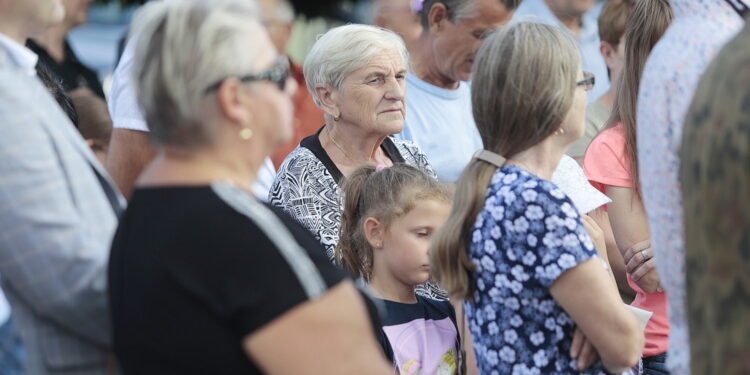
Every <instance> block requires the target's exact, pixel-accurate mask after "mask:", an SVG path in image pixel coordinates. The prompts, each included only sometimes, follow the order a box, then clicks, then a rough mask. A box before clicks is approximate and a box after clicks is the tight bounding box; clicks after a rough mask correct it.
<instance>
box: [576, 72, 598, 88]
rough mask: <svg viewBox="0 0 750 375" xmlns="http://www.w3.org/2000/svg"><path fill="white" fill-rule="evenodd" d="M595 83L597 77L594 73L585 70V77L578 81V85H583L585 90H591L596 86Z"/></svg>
mask: <svg viewBox="0 0 750 375" xmlns="http://www.w3.org/2000/svg"><path fill="white" fill-rule="evenodd" d="M595 83H596V77H594V73H591V72H583V79H582V80H580V81H578V82H576V87H583V89H584V90H585V91H589V90H591V89H593V88H594V84H595Z"/></svg>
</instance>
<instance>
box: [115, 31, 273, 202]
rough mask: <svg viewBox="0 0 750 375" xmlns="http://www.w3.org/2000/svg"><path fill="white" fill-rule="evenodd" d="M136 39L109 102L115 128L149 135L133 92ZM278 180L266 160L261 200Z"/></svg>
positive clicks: (258, 183)
mask: <svg viewBox="0 0 750 375" xmlns="http://www.w3.org/2000/svg"><path fill="white" fill-rule="evenodd" d="M133 40H135V38H133V39H131V40H130V41H128V44H127V45H126V46H125V50H124V51H123V53H122V57H121V58H120V63H119V64H117V68H116V69H115V72H114V75H113V76H112V89H111V91H110V93H109V97H108V99H107V106H108V108H109V114H110V115H111V116H112V125H113V126H114V127H115V128H118V129H130V130H138V131H142V132H148V125H147V124H146V121H145V120H144V118H143V112H141V108H140V107H139V106H138V100H137V99H136V97H135V90H133V82H132V77H131V74H130V71H131V69H132V67H133V54H134V53H135V51H134V50H135V43H134V42H133ZM275 177H276V169H275V168H274V167H273V163H272V162H271V159H270V158H266V160H265V161H264V162H263V166H262V167H261V168H260V170H258V174H257V177H256V179H255V184H254V185H253V192H254V193H255V195H256V196H257V197H258V199H260V200H262V201H267V200H268V191H269V190H270V189H271V184H272V183H273V180H274V178H275Z"/></svg>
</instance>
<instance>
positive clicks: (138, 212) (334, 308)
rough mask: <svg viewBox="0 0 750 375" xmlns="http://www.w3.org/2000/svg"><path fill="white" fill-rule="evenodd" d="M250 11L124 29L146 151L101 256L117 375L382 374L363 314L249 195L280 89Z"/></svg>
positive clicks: (171, 12) (210, 6) (313, 250)
mask: <svg viewBox="0 0 750 375" xmlns="http://www.w3.org/2000/svg"><path fill="white" fill-rule="evenodd" d="M253 4H254V2H252V1H249V0H213V1H205V0H181V1H172V2H153V3H150V4H148V5H146V6H145V8H144V10H143V11H142V12H141V13H140V14H139V16H138V17H136V24H135V27H134V33H136V34H137V35H138V36H139V40H140V41H142V42H140V43H139V45H138V46H137V51H136V57H135V60H134V73H135V81H136V87H137V91H138V97H139V100H140V104H141V107H142V108H143V111H144V114H145V116H146V119H147V121H148V125H149V127H150V129H151V133H150V136H151V137H152V139H153V141H154V142H155V143H157V144H158V145H159V146H160V147H159V150H160V152H159V154H158V155H157V157H156V158H155V159H154V161H153V162H152V163H151V165H149V166H148V168H147V169H146V170H145V171H144V173H143V174H142V176H141V177H140V179H139V181H138V183H137V185H136V189H135V191H134V193H133V196H132V199H131V201H130V204H129V206H128V209H127V211H126V212H125V213H124V215H123V217H122V219H121V221H120V227H119V229H118V231H117V234H116V236H115V239H114V241H113V245H112V253H111V256H110V264H109V296H110V307H111V318H112V326H113V338H114V350H115V354H116V355H117V358H118V360H119V363H120V365H121V367H122V370H123V372H124V373H125V374H223V375H226V374H261V373H272V374H389V373H391V369H390V366H389V364H388V363H387V361H386V360H385V359H384V357H383V355H382V353H381V352H380V350H379V349H378V346H377V345H378V344H377V342H376V339H375V335H374V327H375V325H374V324H373V322H372V319H368V311H370V313H369V314H370V317H372V315H373V314H372V311H374V308H373V306H372V304H371V303H370V302H368V301H367V299H366V298H365V297H363V295H362V294H361V293H359V292H358V291H357V289H356V287H355V286H354V283H353V282H352V281H351V280H350V279H348V278H347V277H346V276H345V275H344V274H343V273H342V272H341V271H340V270H338V269H336V268H335V267H334V266H333V265H331V264H330V262H329V260H328V258H327V257H326V256H325V253H324V252H323V249H322V248H321V246H320V244H319V243H318V242H317V241H316V240H315V239H314V238H313V237H312V236H311V235H310V234H309V233H308V232H307V231H306V230H305V229H304V228H302V227H301V226H299V224H298V223H297V222H295V221H294V220H292V219H291V218H289V217H288V216H286V215H285V214H283V213H282V212H281V211H280V210H276V209H273V208H271V207H268V206H266V205H264V204H262V203H259V202H258V201H256V200H255V198H254V197H253V195H252V193H251V186H252V182H253V179H254V177H255V174H256V173H257V170H258V168H260V166H261V164H262V163H263V160H264V158H265V157H266V156H267V155H268V154H269V153H270V152H271V151H272V150H273V148H274V147H275V146H276V145H278V144H279V143H281V142H284V141H285V140H286V139H288V138H289V136H290V132H291V110H292V108H291V101H290V97H289V96H290V94H292V92H293V91H294V89H295V88H294V85H293V83H292V82H293V81H291V80H289V79H288V66H287V65H286V63H287V60H286V59H285V58H280V57H279V56H278V55H277V53H276V51H275V49H274V47H273V45H272V44H271V41H270V40H269V38H268V35H267V34H266V32H265V30H264V28H263V26H262V25H261V24H260V22H259V21H258V19H257V10H256V9H255V7H254V6H253ZM368 308H369V310H368ZM321 343H324V344H325V345H320V344H321Z"/></svg>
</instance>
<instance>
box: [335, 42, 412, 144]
mask: <svg viewBox="0 0 750 375" xmlns="http://www.w3.org/2000/svg"><path fill="white" fill-rule="evenodd" d="M405 78H406V63H405V62H404V61H403V59H402V58H401V55H400V54H399V53H398V52H396V51H384V52H383V53H381V54H380V55H377V56H376V57H375V58H374V59H372V61H370V63H369V64H367V65H366V66H364V67H362V68H360V69H357V70H355V71H354V72H353V73H352V74H350V75H349V76H347V77H346V78H345V79H344V82H343V83H342V86H341V90H340V92H339V93H338V94H339V95H336V101H337V102H338V103H337V104H338V107H339V110H340V111H341V120H342V121H345V122H346V123H349V124H353V125H355V126H358V127H360V128H361V129H362V130H365V131H369V132H376V133H381V134H383V135H391V134H395V133H399V132H401V130H403V128H404V118H405V116H406V106H405V104H404V100H405V98H406V82H405Z"/></svg>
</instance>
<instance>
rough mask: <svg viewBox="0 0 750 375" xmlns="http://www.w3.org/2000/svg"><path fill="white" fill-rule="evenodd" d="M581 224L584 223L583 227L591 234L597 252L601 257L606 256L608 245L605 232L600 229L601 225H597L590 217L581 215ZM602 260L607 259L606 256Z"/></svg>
mask: <svg viewBox="0 0 750 375" xmlns="http://www.w3.org/2000/svg"><path fill="white" fill-rule="evenodd" d="M581 222H583V227H584V228H586V232H588V233H589V237H591V241H592V242H593V243H594V247H596V251H597V252H598V253H599V254H600V255H601V254H602V253H605V254H606V253H607V244H606V242H605V241H604V231H603V230H602V228H600V227H599V224H597V223H596V221H594V219H592V218H591V217H590V216H589V215H581ZM602 259H607V257H606V256H604V257H602Z"/></svg>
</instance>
